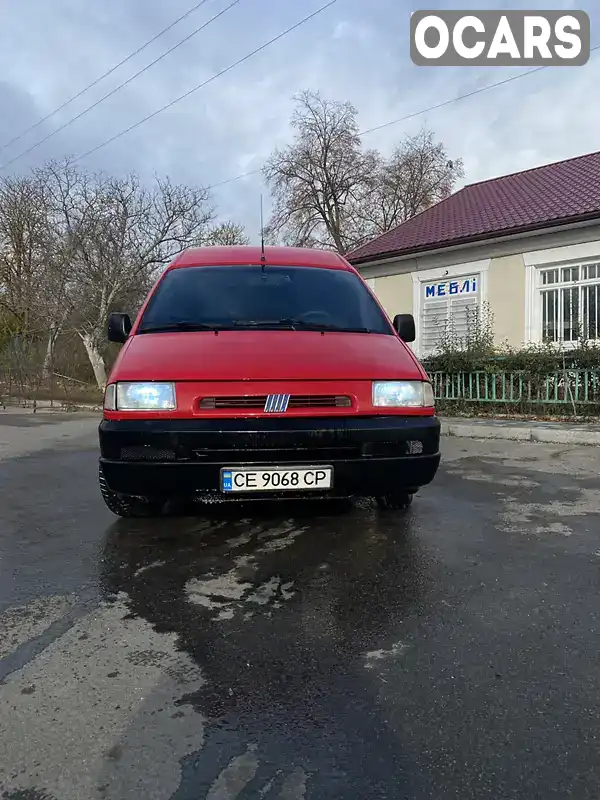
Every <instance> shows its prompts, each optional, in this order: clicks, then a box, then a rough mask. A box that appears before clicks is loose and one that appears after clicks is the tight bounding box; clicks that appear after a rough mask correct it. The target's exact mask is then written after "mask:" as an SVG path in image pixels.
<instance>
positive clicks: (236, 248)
mask: <svg viewBox="0 0 600 800" xmlns="http://www.w3.org/2000/svg"><path fill="white" fill-rule="evenodd" d="M261 252H262V251H261V248H260V246H258V245H230V246H222V247H191V248H189V249H188V250H184V251H183V252H182V253H180V254H179V255H178V256H177V257H176V258H175V259H174V261H173V262H172V263H171V264H170V266H169V268H170V269H171V268H178V267H202V266H221V265H227V264H229V265H231V266H234V265H236V264H260V263H261V260H260V259H261ZM265 256H266V264H267V265H269V264H272V265H273V266H280V267H292V266H297V267H321V268H324V269H344V270H350V271H352V272H353V271H354V270H353V268H352V267H351V266H350V264H348V262H347V261H345V260H344V259H343V258H342V256H341V255H340V254H339V253H336V252H334V251H333V250H317V249H312V248H309V247H265Z"/></svg>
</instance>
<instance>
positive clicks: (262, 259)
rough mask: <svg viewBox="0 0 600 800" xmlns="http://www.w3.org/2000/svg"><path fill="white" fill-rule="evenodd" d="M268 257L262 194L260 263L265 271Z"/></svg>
mask: <svg viewBox="0 0 600 800" xmlns="http://www.w3.org/2000/svg"><path fill="white" fill-rule="evenodd" d="M266 262H267V257H266V255H265V227H264V223H263V196H262V194H261V196H260V265H261V269H262V271H263V272H264V271H265V265H266Z"/></svg>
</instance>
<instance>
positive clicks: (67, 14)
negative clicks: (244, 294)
mask: <svg viewBox="0 0 600 800" xmlns="http://www.w3.org/2000/svg"><path fill="white" fill-rule="evenodd" d="M197 2H198V0H170V2H166V0H103V1H102V2H97V3H90V2H83V0H51V2H49V1H48V0H20V2H9V1H8V0H5V2H3V3H2V4H1V5H0V65H1V75H0V145H2V144H4V143H6V142H7V141H8V140H10V139H12V138H13V137H15V136H17V135H18V134H20V133H21V132H22V131H24V130H25V129H27V128H28V127H29V126H30V125H33V124H34V123H35V122H37V121H38V120H39V119H40V118H42V117H44V116H45V115H46V114H48V113H50V112H51V111H53V110H54V109H55V108H56V107H57V106H59V105H60V104H61V103H63V102H64V101H65V100H67V99H68V98H69V97H71V96H72V95H73V94H75V93H76V92H78V91H79V90H80V89H82V88H84V87H85V86H86V85H87V84H89V83H90V82H91V81H93V80H94V79H96V78H97V77H98V76H99V75H101V74H102V73H103V72H105V71H106V70H108V69H110V68H111V67H112V66H113V65H114V64H116V63H118V62H119V61H120V60H122V59H123V58H125V57H126V56H127V55H129V54H130V53H131V52H133V51H134V50H136V49H137V48H138V47H140V46H141V45H143V44H144V43H145V42H146V41H147V40H148V39H150V38H151V37H152V36H154V35H155V34H156V33H158V32H159V31H160V30H161V29H162V28H164V27H166V26H167V25H168V24H169V23H171V22H172V21H174V20H175V19H176V18H177V17H178V16H180V15H181V14H183V13H184V12H185V11H187V10H188V9H189V8H191V7H192V6H194V5H195V4H196V3H197ZM231 2H232V0H208V2H206V3H205V4H204V5H203V6H202V7H201V8H199V9H198V10H197V11H195V12H194V13H193V14H190V16H188V17H187V18H186V19H185V20H183V21H182V22H180V23H179V24H178V25H176V26H175V27H174V28H172V29H171V30H170V31H168V32H167V33H166V34H165V35H164V36H161V37H160V38H159V39H157V41H156V42H154V43H153V44H151V45H150V46H149V47H147V48H145V49H144V50H143V51H142V52H141V53H140V54H139V55H137V56H136V57H135V58H133V59H131V60H130V61H129V62H127V64H125V65H124V66H123V67H121V68H120V69H119V70H117V71H116V72H114V73H113V74H112V75H110V76H109V77H108V78H107V79H105V80H103V81H101V82H100V83H99V84H98V85H97V86H95V87H94V88H93V89H91V90H90V91H89V92H86V93H85V94H84V95H83V96H82V97H80V98H79V99H78V100H76V101H75V102H73V103H72V104H70V105H69V106H67V107H66V108H65V109H64V110H62V111H61V112H60V113H58V114H56V115H54V116H53V117H51V118H50V119H49V120H47V121H46V122H45V123H43V124H42V125H40V126H39V127H37V128H36V129H35V130H34V131H32V132H31V133H29V134H28V135H27V136H24V137H23V138H21V139H20V140H19V141H17V142H15V143H13V144H12V145H11V146H10V147H8V148H6V149H4V150H2V151H1V152H0V164H2V165H4V164H6V162H8V161H10V160H11V159H12V158H14V157H15V156H18V155H19V154H20V153H21V152H23V151H24V150H26V149H27V148H28V147H30V146H31V145H33V144H35V143H36V142H37V141H39V140H40V139H41V138H43V137H44V136H46V135H47V134H48V133H50V132H52V131H53V130H55V129H56V128H57V127H59V126H60V125H62V124H64V123H65V122H67V121H68V120H69V119H71V118H72V117H73V116H75V115H76V114H78V113H80V112H81V111H83V110H84V109H85V108H86V107H87V106H88V105H91V104H92V103H93V102H95V101H97V100H98V99H100V98H101V97H102V96H103V95H104V94H106V93H107V92H109V91H110V90H111V89H113V88H114V87H115V86H117V85H118V84H119V83H121V82H122V81H124V80H126V79H127V78H128V77H130V76H131V75H133V74H134V73H135V72H137V71H138V70H139V69H140V68H142V67H143V66H145V65H146V64H148V63H149V62H150V61H152V60H153V59H154V58H156V57H157V56H159V55H161V54H162V53H163V52H164V51H165V50H167V49H169V47H171V46H173V45H174V44H176V43H177V42H178V41H179V40H180V39H182V38H184V37H185V36H187V35H188V34H190V33H191V32H192V31H194V30H195V29H196V28H198V27H199V26H200V25H202V24H203V23H204V22H206V21H207V20H208V19H210V17H212V16H214V15H215V14H216V13H218V12H219V11H221V10H222V9H224V8H225V7H226V6H228V5H229V4H230V3H231ZM325 2H326V0H287V1H286V0H240V1H239V2H238V4H237V5H235V6H234V7H233V8H232V9H231V10H229V11H227V12H226V13H224V14H223V15H222V16H221V17H220V18H219V19H218V20H216V21H215V22H214V23H212V24H211V25H209V26H208V27H207V28H206V29H205V30H203V31H201V32H200V33H198V34H197V35H196V36H193V37H192V38H191V39H190V40H189V41H188V42H187V43H186V44H184V45H182V46H181V47H179V48H178V49H177V50H175V51H174V52H173V53H172V54H170V55H168V56H167V57H166V58H164V59H163V60H162V61H160V62H159V63H158V64H156V65H155V66H153V67H151V68H150V69H149V70H148V71H147V72H145V73H144V74H143V75H141V76H140V77H139V78H136V79H135V80H134V81H132V82H131V83H130V84H129V85H128V86H126V87H125V88H123V89H121V90H119V91H118V92H117V93H116V94H114V95H113V96H112V97H110V98H109V99H108V100H106V101H105V102H103V103H101V104H100V105H99V106H98V107H97V108H95V109H94V110H92V111H90V113H89V114H86V115H85V116H84V117H82V118H81V119H79V120H77V121H76V122H74V123H73V124H72V125H69V126H68V127H67V128H66V129H65V130H63V131H61V132H59V133H57V134H56V135H55V136H53V137H52V138H51V139H49V140H48V141H47V142H46V143H44V144H43V145H41V146H40V147H38V148H37V149H35V150H33V151H32V152H31V153H29V154H28V155H26V156H24V157H23V158H20V159H18V160H17V161H16V162H15V163H14V164H11V165H10V166H6V167H4V168H3V169H2V170H0V174H7V173H9V172H11V171H16V170H20V171H25V170H27V169H28V168H30V167H31V166H33V165H38V164H41V163H43V162H44V161H45V160H46V159H48V158H50V157H61V156H64V155H81V154H84V153H86V152H87V151H89V150H90V149H92V148H93V147H95V146H96V145H98V144H100V143H101V142H103V141H105V140H106V139H108V138H110V137H111V136H113V135H114V134H116V133H118V132H120V131H122V130H123V129H125V128H127V127H128V126H129V125H131V124H133V123H135V122H136V121H138V120H139V119H141V118H143V117H145V116H146V115H148V114H150V113H152V112H153V111H155V110H156V109H158V108H159V107H161V106H162V105H164V104H165V103H168V102H169V101H171V100H173V99H174V98H175V97H177V96H178V95H180V94H183V93H184V92H186V91H188V90H189V89H191V88H192V87H194V86H195V85H197V84H199V83H201V82H202V81H204V80H206V79H207V78H209V77H210V76H212V75H213V74H215V73H216V72H219V71H220V70H222V69H224V68H225V67H227V66H228V65H229V64H231V63H233V62H234V61H236V60H237V59H239V58H241V57H243V56H245V55H246V54H247V53H249V52H250V51H252V50H253V49H255V48H256V47H258V46H260V45H261V44H263V43H264V42H266V41H267V40H269V39H270V38H272V37H273V36H275V35H277V34H278V33H279V32H281V31H283V30H284V29H285V28H287V27H289V26H290V25H292V24H294V23H295V22H297V21H298V20H300V19H301V18H302V17H304V16H306V15H307V14H308V13H310V12H311V11H314V10H316V9H317V8H319V7H320V6H321V5H323V4H324V3H325ZM454 7H460V8H463V9H468V8H471V9H481V8H519V7H521V8H522V7H523V3H522V2H520V3H519V2H513V3H500V2H493V3H490V2H486V0H474V1H473V0H461V2H460V3H455V2H454V0H448V1H446V0H427V2H424V3H422V4H421V5H415V4H414V2H407V0H337V2H336V3H335V4H334V5H333V6H332V7H330V8H329V9H327V10H326V11H324V12H323V13H322V14H319V15H318V16H317V17H315V18H314V19H312V20H311V21H309V22H308V23H306V24H305V25H303V26H301V27H300V28H298V29H297V30H295V31H293V32H292V33H291V34H289V35H288V36H286V37H284V38H283V39H281V40H280V41H278V42H276V43H275V44H274V45H272V46H270V47H269V48H267V49H266V50H264V51H263V52H261V53H259V54H258V55H256V56H254V57H253V58H251V59H249V60H248V61H246V62H244V63H243V64H241V65H240V66H239V67H237V68H235V69H234V70H232V71H230V72H228V73H227V74H225V75H224V76H222V77H221V78H219V79H217V80H215V81H214V82H213V83H211V84H210V85H208V86H206V87H205V88H204V89H201V90H200V91H198V92H196V93H195V94H193V95H192V96H191V97H188V98H187V99H185V100H183V101H182V102H180V103H178V104H176V105H175V106H174V107H173V108H171V109H170V110H168V111H166V112H164V113H163V114H161V115H159V116H157V117H155V118H154V119H152V120H150V121H149V122H147V123H145V124H143V125H141V126H140V127H138V128H137V129H136V130H134V131H132V132H130V133H128V134H126V135H124V136H122V137H121V138H119V139H118V140H116V141H114V142H113V143H112V144H109V145H108V146H106V147H104V148H102V149H100V150H98V152H96V153H95V154H93V155H91V156H89V157H87V158H86V159H84V160H82V161H81V162H80V163H81V165H82V166H83V165H84V164H85V165H86V166H88V167H89V168H93V169H96V168H101V169H103V170H106V171H110V172H113V173H115V174H119V173H123V172H125V171H128V170H135V171H137V172H139V173H141V174H142V175H143V176H148V178H150V177H152V175H153V174H155V173H159V174H162V175H164V174H168V175H170V176H171V177H172V178H173V179H174V180H177V181H185V182H189V183H199V184H203V185H209V184H214V183H219V182H221V181H225V180H227V179H229V178H232V177H234V176H236V175H238V174H240V173H243V172H247V171H251V170H254V169H258V168H259V167H260V166H261V164H262V163H263V161H264V159H265V157H266V156H267V155H268V154H269V152H270V151H271V149H272V148H273V147H274V146H275V145H281V144H284V143H285V142H286V141H288V140H289V137H290V131H289V117H290V113H291V110H292V96H293V95H294V93H296V92H298V91H300V90H302V89H313V90H316V89H319V90H320V91H321V92H322V93H323V94H324V95H326V96H327V97H329V98H331V99H338V100H350V101H351V102H352V103H353V104H354V105H355V106H356V108H357V109H358V112H359V123H360V126H361V129H367V128H371V127H373V126H376V125H380V124H383V123H385V122H388V121H390V120H394V119H397V118H399V117H403V116H405V115H408V114H412V113H414V112H417V111H420V110H422V109H425V108H427V107H428V106H433V105H435V104H437V103H441V102H444V101H446V100H449V99H451V98H453V97H456V96H457V95H461V94H464V93H466V92H469V91H471V90H473V89H475V88H478V87H480V86H484V85H486V84H489V83H493V82H496V81H499V80H502V79H503V78H506V77H509V76H510V75H513V74H517V73H518V72H521V71H523V70H522V69H520V70H515V69H511V68H502V67H496V68H492V67H487V68H475V67H467V68H462V69H450V68H446V67H438V68H426V67H423V68H419V67H416V66H414V65H413V64H412V62H411V60H410V55H409V44H408V26H409V20H410V13H411V11H414V10H417V9H418V8H428V9H442V8H454ZM526 7H527V8H528V9H533V8H546V9H547V8H556V9H563V8H564V9H569V8H578V9H584V10H586V11H587V12H588V13H589V14H590V17H591V21H592V46H593V45H595V44H600V31H598V30H597V28H598V27H599V26H598V20H600V8H599V7H598V0H578V2H569V1H568V0H564V1H563V2H557V1H556V0H554V2H553V1H552V0H528V2H527V4H526ZM599 86H600V51H598V54H592V58H591V59H590V61H589V62H588V64H587V65H586V66H584V67H570V68H559V67H557V68H549V69H546V70H543V71H541V72H539V73H536V74H534V75H530V76H527V77H524V78H522V79H520V80H517V81H514V82H512V83H510V84H508V85H505V86H502V87H499V88H495V89H491V90H490V91H488V92H484V93H482V94H479V95H476V96H474V97H471V98H469V99H466V100H459V101H458V102H455V103H452V104H450V105H449V106H447V107H445V108H443V109H438V110H435V111H431V112H428V113H426V114H422V115H421V116H418V117H416V118H414V119H412V120H410V121H407V122H402V123H399V124H396V125H391V126H388V127H386V128H384V129H382V130H380V131H377V132H374V133H372V134H369V135H367V136H365V137H364V142H365V145H367V146H369V147H378V148H380V149H381V150H383V151H384V152H388V151H389V150H390V148H392V147H393V145H394V143H395V142H397V141H398V140H399V139H401V138H402V137H403V136H405V135H406V134H410V133H414V132H416V131H417V130H418V129H419V127H420V126H421V125H422V124H426V125H427V126H428V127H430V128H432V129H433V130H434V131H435V133H436V136H437V137H438V138H440V139H442V140H443V141H444V142H445V144H446V146H447V149H448V152H449V155H450V157H455V158H456V157H462V158H463V159H464V162H465V171H466V177H465V181H466V182H473V181H477V180H482V179H485V178H490V177H494V176H497V175H501V174H504V173H507V172H514V171H517V170H521V169H526V168H528V167H532V166H537V165H539V164H543V163H545V162H549V161H554V160H558V159H562V158H568V157H570V156H575V155H579V154H581V153H585V152H590V151H594V150H600V104H599V103H598V87H599ZM261 191H265V190H264V187H263V185H262V181H261V177H260V175H258V176H253V177H248V178H245V179H243V180H239V181H236V182H232V183H228V184H227V185H224V186H222V187H218V188H216V189H215V190H214V192H213V194H214V200H215V203H216V204H217V206H218V210H219V213H220V214H221V215H222V216H223V217H229V218H233V219H235V220H237V221H240V222H243V223H244V224H246V225H247V228H248V233H249V234H250V236H251V237H252V238H253V239H254V240H255V239H256V235H257V232H258V228H259V211H258V209H259V196H260V193H261Z"/></svg>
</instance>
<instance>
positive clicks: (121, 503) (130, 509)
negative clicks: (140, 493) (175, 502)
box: [98, 466, 164, 518]
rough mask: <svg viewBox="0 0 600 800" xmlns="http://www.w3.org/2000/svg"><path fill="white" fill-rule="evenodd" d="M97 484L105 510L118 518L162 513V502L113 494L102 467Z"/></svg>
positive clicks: (151, 515) (99, 469) (150, 515)
mask: <svg viewBox="0 0 600 800" xmlns="http://www.w3.org/2000/svg"><path fill="white" fill-rule="evenodd" d="M98 483H99V485H100V493H101V495H102V499H103V500H104V502H105V503H106V506H107V508H108V509H109V510H110V511H112V513H113V514H116V515H117V516H118V517H125V518H132V517H158V516H160V514H161V512H162V508H163V506H164V503H163V501H162V500H157V499H153V498H150V497H128V496H127V495H122V494H118V493H117V492H113V490H112V489H110V488H109V486H108V485H107V483H106V478H105V477H104V473H103V472H102V466H100V467H99V468H98Z"/></svg>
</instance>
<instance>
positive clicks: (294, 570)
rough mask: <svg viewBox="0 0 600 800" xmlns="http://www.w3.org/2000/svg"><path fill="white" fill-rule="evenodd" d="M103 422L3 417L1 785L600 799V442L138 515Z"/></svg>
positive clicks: (464, 453)
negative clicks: (117, 502)
mask: <svg viewBox="0 0 600 800" xmlns="http://www.w3.org/2000/svg"><path fill="white" fill-rule="evenodd" d="M65 419H66V421H63V420H65ZM96 425H97V418H94V417H82V416H80V415H71V416H67V415H65V416H63V417H60V416H54V417H51V418H48V417H47V418H45V419H44V417H43V416H41V417H40V415H39V414H38V415H36V418H35V419H33V418H32V416H31V415H28V416H24V415H19V414H2V413H0V487H1V494H0V797H2V798H6V799H10V800H129V798H135V799H136V800H138V799H140V800H141V799H142V798H143V800H153V799H154V798H156V800H167V799H168V798H170V799H171V800H204V798H206V799H207V800H230V799H232V798H239V799H240V800H248V799H249V798H257V799H258V798H263V797H265V798H267V800H271V798H272V799H273V800H275V799H276V798H282V799H283V800H285V799H286V798H287V800H300V799H301V798H312V799H314V800H324V799H325V798H327V799H329V798H331V800H341V799H342V798H357V800H367V799H369V800H370V799H371V798H402V799H404V798H407V800H408V799H409V798H410V800H422V799H424V798H435V799H436V800H446V798H448V799H450V798H452V800H454V799H456V800H458V799H459V798H460V800H467V798H478V800H481V798H490V800H492V798H493V800H504V799H505V798H507V799H508V798H523V800H525V799H526V800H534V799H537V798H540V800H541V799H542V798H543V799H544V800H547V798H553V797H557V798H575V799H576V800H580V799H581V800H584V799H585V798H590V800H591V799H592V798H593V799H594V800H596V799H597V798H598V797H599V796H600V774H599V773H600V766H599V763H600V762H599V761H598V745H599V736H600V658H599V655H598V644H599V641H600V639H599V636H598V633H599V617H600V604H599V603H598V589H599V585H600V580H599V568H600V542H599V538H600V536H599V534H600V515H599V509H600V483H599V480H598V468H599V467H600V455H599V453H598V450H597V449H596V448H574V449H567V448H565V447H563V446H544V445H524V444H515V443H511V442H488V443H483V442H482V443H478V442H474V441H469V440H459V439H454V440H448V441H446V442H445V443H444V458H443V466H442V467H441V470H440V473H439V475H438V478H437V479H436V482H435V483H434V484H433V485H431V486H430V487H428V488H426V489H424V490H423V491H422V493H421V494H420V495H418V496H417V498H416V499H415V502H414V504H413V507H412V508H411V510H410V511H409V512H408V513H407V514H402V513H395V512H392V513H390V512H388V513H386V514H382V513H380V512H378V511H377V510H376V509H375V508H373V507H371V506H370V505H369V504H363V505H360V506H356V505H340V504H338V503H336V504H335V505H334V506H331V507H329V506H327V505H321V504H319V505H318V506H314V505H313V504H312V503H311V504H306V505H299V504H297V503H294V504H292V505H287V504H286V505H284V506H281V505H277V506H274V507H265V506H264V505H261V506H260V507H259V506H251V507H248V506H246V507H243V506H242V507H240V506H237V505H236V506H235V507H230V508H227V509H224V508H222V507H215V506H213V507H209V508H208V509H207V512H208V513H207V515H206V516H204V517H201V516H197V517H191V516H181V517H177V518H167V519H162V520H157V521H156V520H155V521H143V522H140V521H137V522H125V521H119V520H118V519H117V518H116V517H114V516H112V515H111V514H110V512H108V511H107V510H106V509H105V507H104V505H103V503H102V501H101V499H100V496H99V493H98V490H97V485H96V469H97V462H96V458H97V454H96V451H95V445H96Z"/></svg>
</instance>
